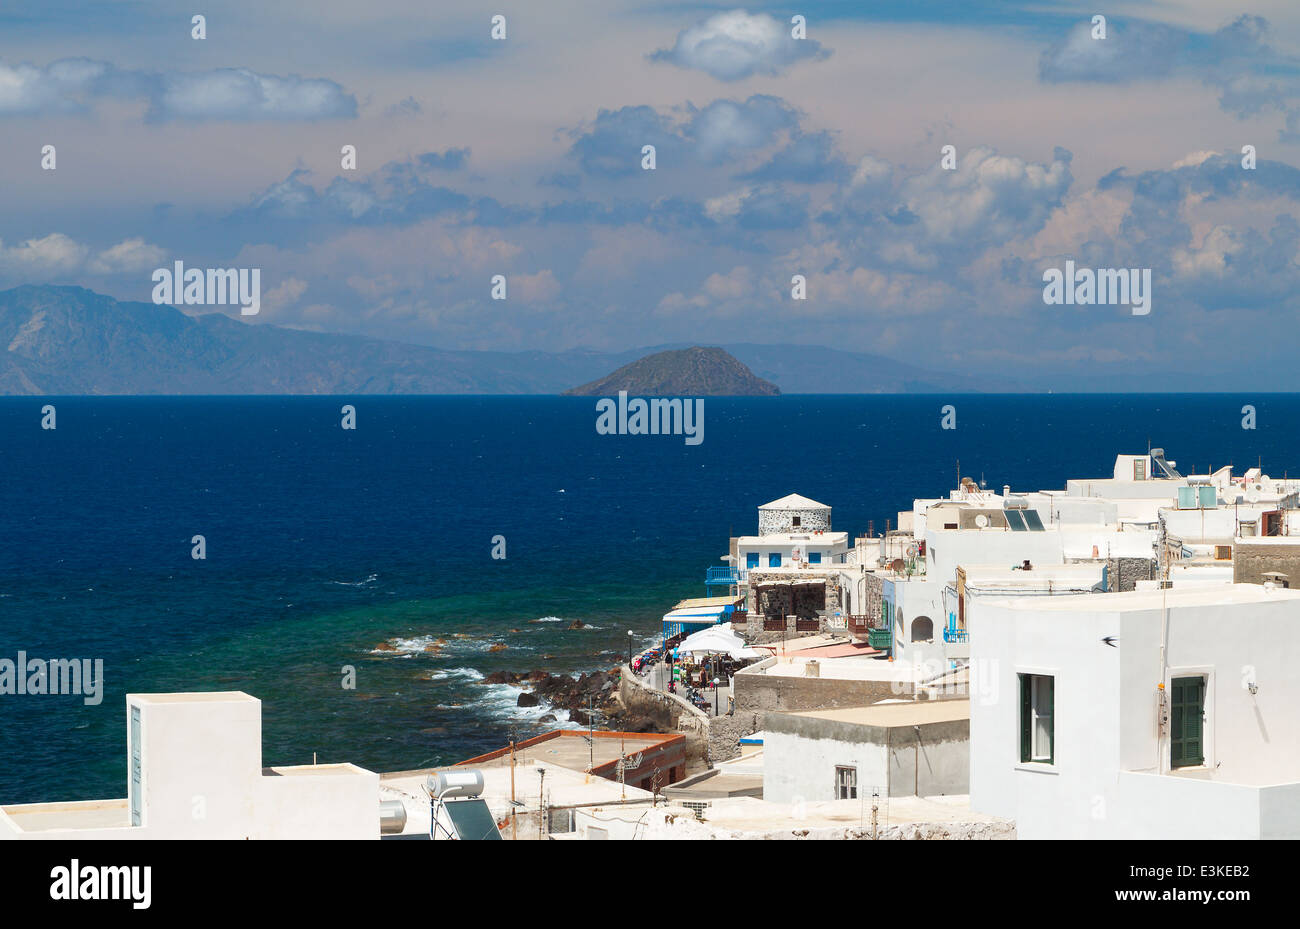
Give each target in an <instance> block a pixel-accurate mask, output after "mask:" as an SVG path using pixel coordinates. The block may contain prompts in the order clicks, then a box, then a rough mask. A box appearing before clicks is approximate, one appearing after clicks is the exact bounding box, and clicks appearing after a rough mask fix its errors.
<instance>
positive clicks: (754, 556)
mask: <svg viewBox="0 0 1300 929" xmlns="http://www.w3.org/2000/svg"><path fill="white" fill-rule="evenodd" d="M745 567H747V568H757V567H758V552H747V553H746V554H745Z"/></svg>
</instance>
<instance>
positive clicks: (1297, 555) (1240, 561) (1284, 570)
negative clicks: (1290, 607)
mask: <svg viewBox="0 0 1300 929" xmlns="http://www.w3.org/2000/svg"><path fill="white" fill-rule="evenodd" d="M1269 572H1277V573H1279V574H1285V575H1286V576H1287V583H1288V584H1290V586H1292V587H1300V544H1295V543H1292V542H1289V541H1288V542H1278V541H1272V540H1270V541H1268V542H1248V541H1246V540H1245V539H1239V540H1238V541H1237V543H1236V545H1235V546H1234V547H1233V549H1232V582H1233V583H1234V584H1262V583H1264V574H1265V573H1269Z"/></svg>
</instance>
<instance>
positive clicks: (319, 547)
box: [0, 394, 1300, 803]
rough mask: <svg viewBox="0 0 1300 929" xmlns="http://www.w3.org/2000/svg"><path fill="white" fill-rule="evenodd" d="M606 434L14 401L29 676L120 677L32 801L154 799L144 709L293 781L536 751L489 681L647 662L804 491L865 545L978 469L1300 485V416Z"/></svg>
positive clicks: (527, 405)
mask: <svg viewBox="0 0 1300 929" xmlns="http://www.w3.org/2000/svg"><path fill="white" fill-rule="evenodd" d="M47 403H48V404H53V405H54V406H55V408H56V416H57V421H56V422H57V428H56V429H54V430H45V429H42V428H41V419H42V415H41V408H42V406H44V405H45V404H47ZM949 403H951V404H953V405H954V406H955V408H956V417H957V428H956V429H955V430H944V429H941V428H940V422H941V417H942V413H941V407H942V406H943V405H945V404H949ZM1247 403H1249V404H1252V405H1254V406H1255V408H1256V417H1257V422H1258V428H1257V429H1255V430H1245V429H1243V428H1242V412H1241V408H1242V406H1243V405H1244V404H1247ZM344 404H352V405H354V406H355V407H356V416H357V428H356V429H355V430H345V429H343V428H341V426H340V422H341V419H342V416H341V413H340V408H341V407H342V406H343V405H344ZM595 421H596V411H595V402H594V400H591V399H586V398H581V399H580V398H562V397H388V398H380V397H360V398H355V397H353V398H346V397H311V398H302V397H295V398H284V397H275V398H270V397H262V398H246V397H239V398H86V397H76V398H72V397H67V398H46V399H39V398H5V399H0V475H3V480H2V481H0V658H5V657H8V658H16V657H17V653H18V651H19V650H24V651H26V652H27V654H28V656H29V657H41V658H92V659H102V660H103V663H104V695H103V702H102V703H101V704H99V705H98V706H93V707H91V706H86V705H84V703H83V700H82V698H80V697H76V696H35V695H27V696H0V802H4V803H18V802H37V801H45V800H56V799H90V798H97V797H120V796H125V795H126V745H125V738H126V733H125V704H124V695H125V694H127V693H130V692H137V691H173V690H244V691H247V692H249V693H251V694H253V695H254V696H257V697H259V698H260V699H261V700H262V702H263V742H264V761H265V763H266V764H268V765H269V764H301V763H309V762H310V761H311V759H312V757H313V754H315V755H316V757H317V758H318V759H319V760H320V761H321V762H331V761H345V760H346V761H352V762H355V763H357V764H360V765H363V766H365V767H368V768H371V769H373V770H379V771H385V770H397V769H406V768H414V767H419V766H425V765H433V764H440V763H447V762H453V761H458V760H461V759H464V758H466V757H470V756H472V755H474V754H477V753H480V752H483V751H487V750H490V749H493V748H497V747H499V746H501V745H502V744H504V743H505V742H506V741H507V740H508V739H509V738H511V736H512V735H515V736H517V737H519V738H525V737H527V736H529V735H532V734H536V733H537V732H539V731H542V730H543V729H545V728H546V726H545V725H544V724H542V723H539V722H538V718H539V717H540V716H541V715H542V714H543V713H545V712H547V710H546V708H545V707H541V708H531V709H521V708H518V707H517V706H516V705H515V704H516V700H517V696H518V690H516V689H514V688H511V687H507V686H503V685H496V686H493V685H487V684H484V683H482V678H483V676H485V675H487V674H489V673H490V672H492V671H494V670H515V671H528V670H533V669H536V668H543V669H546V670H550V671H553V672H579V671H588V670H594V669H598V668H610V667H613V666H615V665H617V664H618V663H620V661H621V660H622V659H623V657H624V656H625V654H626V649H627V645H628V635H627V633H628V630H631V631H633V632H634V633H635V641H636V643H637V644H638V646H639V645H641V644H643V643H645V642H648V641H649V640H650V639H651V638H652V637H653V636H654V634H655V633H656V632H657V631H658V625H659V620H660V617H661V616H662V614H663V613H664V612H666V611H667V610H668V609H669V608H671V607H672V605H673V604H674V603H675V602H676V601H677V600H679V599H681V598H683V597H691V596H702V595H704V593H705V588H704V585H703V579H704V573H705V569H706V568H707V567H709V566H713V565H720V564H721V563H722V562H720V561H719V557H720V556H722V555H724V554H726V551H727V540H728V537H729V536H730V535H734V534H742V533H750V532H753V531H755V529H756V522H757V514H756V507H758V506H759V504H762V503H765V502H767V501H768V500H772V499H774V498H776V497H780V496H784V495H785V494H788V493H791V492H798V493H801V494H804V495H806V496H809V497H812V498H814V499H817V500H820V501H822V502H824V503H827V504H830V505H832V506H833V507H834V514H833V519H834V525H835V528H836V529H840V530H848V531H849V532H851V533H853V534H859V533H864V532H866V530H867V526H868V521H874V523H875V528H876V530H877V531H882V530H883V529H884V528H885V521H886V520H887V519H890V520H892V519H896V513H897V511H898V510H899V509H902V508H907V507H910V504H911V500H912V499H913V498H914V497H917V496H935V495H941V494H944V493H946V492H947V490H948V489H949V488H950V487H952V486H953V485H954V483H955V481H956V479H957V476H958V473H959V471H960V473H961V474H962V475H965V476H970V477H973V478H974V479H975V480H977V481H978V480H980V479H981V478H983V479H985V480H986V481H987V483H988V486H990V487H997V488H1001V486H1002V485H1003V484H1008V483H1009V484H1011V485H1012V486H1013V487H1014V488H1017V489H1025V490H1029V489H1040V488H1056V487H1062V486H1064V482H1065V480H1066V479H1067V478H1069V477H1088V476H1098V477H1104V476H1109V475H1110V473H1111V468H1112V465H1113V461H1114V456H1115V455H1116V454H1117V453H1121V452H1142V451H1145V450H1146V449H1147V448H1148V446H1149V445H1151V444H1154V445H1158V446H1163V447H1164V448H1165V450H1166V453H1167V455H1168V456H1169V457H1170V458H1173V459H1176V460H1177V461H1178V463H1179V467H1180V469H1182V470H1183V471H1184V473H1187V472H1188V471H1191V470H1192V469H1196V470H1198V471H1205V470H1207V469H1209V468H1210V467H1219V466H1222V465H1225V464H1229V463H1232V464H1235V465H1236V466H1237V468H1238V470H1239V471H1240V470H1244V469H1245V468H1246V467H1250V466H1253V465H1255V464H1256V462H1257V460H1259V459H1260V458H1262V460H1263V464H1264V469H1265V471H1266V472H1268V473H1271V474H1274V475H1281V474H1282V473H1283V472H1284V471H1286V470H1287V469H1288V468H1289V469H1290V470H1296V471H1297V473H1300V396H1297V395H1290V394H1288V395H1262V396H1261V395H1256V396H1229V395H1199V396H1186V395H1179V396H1160V395H1150V394H1146V395H1132V396H1115V395H1106V396H1098V395H1048V396H952V397H938V396H787V397H779V398H752V399H749V398H746V399H740V398H736V399H708V400H707V401H706V402H705V434H704V441H703V443H702V444H700V445H698V446H690V445H687V444H686V443H685V442H684V441H683V438H682V437H681V436H606V435H599V434H597V432H596V430H595ZM959 461H960V465H959V464H958V462H959ZM195 535H202V536H203V537H204V539H205V541H206V555H207V557H206V559H204V560H195V559H194V558H192V557H191V549H192V547H193V546H192V542H191V540H192V538H193V537H194V536H195ZM496 536H503V537H504V539H505V550H506V557H505V559H494V558H493V557H492V551H493V539H494V537H496ZM574 620H581V621H582V622H583V623H585V624H586V627H585V628H582V629H575V630H570V629H569V628H568V626H569V625H570V623H572V622H573V621H574ZM501 646H504V648H501ZM345 666H352V667H354V668H355V669H356V687H355V689H353V690H349V689H345V688H344V687H343V686H342V681H343V674H344V671H343V669H344V668H345ZM560 718H561V720H563V719H564V718H565V714H563V713H561V714H560Z"/></svg>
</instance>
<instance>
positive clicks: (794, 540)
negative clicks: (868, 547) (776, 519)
mask: <svg viewBox="0 0 1300 929" xmlns="http://www.w3.org/2000/svg"><path fill="white" fill-rule="evenodd" d="M848 538H849V534H848V533H847V532H832V531H831V530H829V529H828V530H826V531H825V532H813V531H811V530H809V529H805V530H803V531H802V532H769V533H768V534H767V535H742V536H738V537H737V538H736V544H737V545H741V546H744V545H795V544H799V543H807V544H810V545H816V544H821V545H828V544H834V543H836V542H846V541H848Z"/></svg>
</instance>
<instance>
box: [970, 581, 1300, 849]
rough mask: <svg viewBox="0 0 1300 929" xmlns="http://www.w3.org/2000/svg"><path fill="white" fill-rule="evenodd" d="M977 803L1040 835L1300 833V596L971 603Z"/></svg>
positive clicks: (1216, 593) (1194, 591)
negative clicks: (1299, 667)
mask: <svg viewBox="0 0 1300 929" xmlns="http://www.w3.org/2000/svg"><path fill="white" fill-rule="evenodd" d="M968 626H969V628H970V649H971V666H970V671H971V675H972V692H973V693H976V694H978V695H979V696H978V697H976V699H973V700H972V705H971V768H970V795H971V806H972V809H974V810H976V811H979V812H983V813H989V814H992V815H996V816H1001V817H1006V818H1010V819H1014V820H1015V822H1016V825H1017V832H1018V835H1019V836H1020V837H1022V838H1027V839H1041V838H1162V839H1170V838H1300V716H1298V715H1297V714H1296V712H1295V707H1296V706H1297V705H1298V704H1300V677H1297V675H1296V674H1295V667H1296V663H1297V660H1298V659H1300V591H1296V590H1286V589H1281V588H1277V587H1272V586H1264V585H1258V584H1233V585H1218V586H1215V587H1205V588H1195V587H1191V588H1187V589H1181V590H1180V589H1177V588H1175V589H1170V590H1155V591H1134V592H1129V593H1111V594H1102V595H1092V596H1079V597H1051V598H1017V599H1008V600H985V601H978V602H977V603H976V604H975V606H974V608H973V609H972V610H971V611H970V613H969V615H968Z"/></svg>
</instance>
